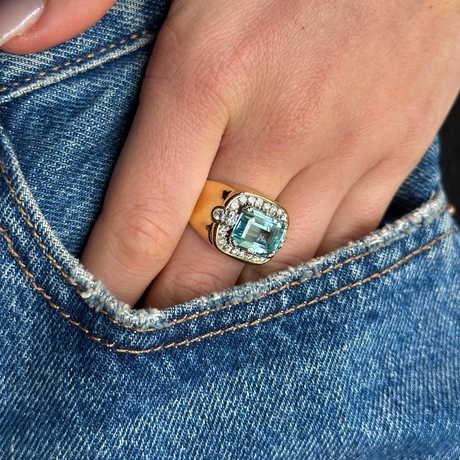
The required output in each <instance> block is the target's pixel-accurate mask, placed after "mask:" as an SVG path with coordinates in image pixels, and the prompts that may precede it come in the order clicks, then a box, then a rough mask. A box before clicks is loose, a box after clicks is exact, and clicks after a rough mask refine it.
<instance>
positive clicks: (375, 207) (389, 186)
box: [315, 158, 415, 257]
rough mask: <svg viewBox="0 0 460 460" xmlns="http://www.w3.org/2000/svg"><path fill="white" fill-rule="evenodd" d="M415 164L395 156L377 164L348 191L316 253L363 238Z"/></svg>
mask: <svg viewBox="0 0 460 460" xmlns="http://www.w3.org/2000/svg"><path fill="white" fill-rule="evenodd" d="M414 166H415V164H412V163H411V162H410V161H409V162H408V161H407V160H406V161H403V162H401V161H400V160H394V159H391V158H389V159H387V160H384V161H382V162H380V163H378V164H377V165H376V166H375V167H374V168H372V169H371V170H370V171H368V172H367V173H366V174H364V176H363V177H361V178H360V179H359V181H358V182H357V183H356V184H354V186H353V187H352V189H351V190H350V191H349V192H348V193H347V194H346V196H345V197H344V198H343V200H342V202H341V203H340V205H339V207H338V209H337V210H336V212H335V214H334V216H333V217H332V219H331V221H330V223H329V225H328V227H327V230H326V232H325V233H324V236H323V238H322V241H321V244H320V245H319V246H318V249H317V251H316V254H315V256H316V257H318V256H321V255H324V254H327V253H329V252H332V251H334V250H335V249H338V248H339V247H341V246H343V245H345V244H347V243H348V242H349V241H356V240H359V239H360V238H363V237H364V236H365V235H367V234H368V233H369V232H371V231H373V230H375V229H376V228H377V226H378V224H379V222H380V221H381V220H382V218H383V216H384V214H385V211H386V209H387V207H388V205H389V204H390V202H391V200H392V198H393V196H394V194H395V193H396V191H397V189H398V188H399V186H400V185H401V183H402V182H403V181H404V179H405V178H406V177H407V175H408V174H409V173H410V171H411V170H412V169H413V167H414Z"/></svg>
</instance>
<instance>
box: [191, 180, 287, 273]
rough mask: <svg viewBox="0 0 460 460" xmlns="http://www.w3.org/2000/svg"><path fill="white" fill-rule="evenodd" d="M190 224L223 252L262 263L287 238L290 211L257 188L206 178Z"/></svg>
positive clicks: (237, 257) (243, 260)
mask: <svg viewBox="0 0 460 460" xmlns="http://www.w3.org/2000/svg"><path fill="white" fill-rule="evenodd" d="M190 224H191V225H192V227H193V228H194V229H195V231H196V232H197V233H198V234H199V235H200V236H202V237H203V238H204V239H205V240H207V241H208V242H209V243H211V244H212V245H213V246H214V247H215V248H216V249H217V250H219V251H220V252H222V253H223V254H225V255H227V256H230V257H233V258H234V259H237V260H240V261H242V262H246V263H249V264H254V265H261V264H264V263H266V262H268V261H269V260H270V259H271V258H272V257H273V256H274V255H275V254H276V253H277V252H278V250H279V249H280V248H281V247H282V246H283V244H284V242H285V241H286V232H287V229H288V227H289V215H288V213H287V211H286V209H284V208H283V206H281V205H280V204H279V203H277V202H276V201H273V200H269V199H268V198H265V197H264V196H262V195H259V194H258V193H257V192H254V191H252V190H249V189H243V188H242V187H240V186H237V185H232V184H224V183H222V182H216V181H212V180H207V181H206V184H205V186H204V188H203V191H202V192H201V195H200V197H199V198H198V201H197V203H196V205H195V209H194V210H193V213H192V216H191V217H190Z"/></svg>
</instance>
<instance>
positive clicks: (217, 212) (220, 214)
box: [212, 206, 225, 222]
mask: <svg viewBox="0 0 460 460" xmlns="http://www.w3.org/2000/svg"><path fill="white" fill-rule="evenodd" d="M224 215H225V210H224V208H222V207H220V206H217V207H215V208H214V209H213V210H212V218H213V219H214V220H215V221H216V222H220V221H221V220H222V219H223V218H224Z"/></svg>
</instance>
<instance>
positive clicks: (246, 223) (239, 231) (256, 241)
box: [232, 209, 285, 256]
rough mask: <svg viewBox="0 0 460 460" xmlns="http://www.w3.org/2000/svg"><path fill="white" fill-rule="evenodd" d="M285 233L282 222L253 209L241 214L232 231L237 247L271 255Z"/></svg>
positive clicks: (263, 254)
mask: <svg viewBox="0 0 460 460" xmlns="http://www.w3.org/2000/svg"><path fill="white" fill-rule="evenodd" d="M284 233H285V226H284V222H283V221H281V220H279V219H276V218H275V217H270V216H267V215H266V214H264V213H263V212H261V211H259V210H257V209H254V210H253V211H246V212H243V213H242V214H241V215H240V217H239V219H238V221H237V223H236V225H235V227H234V228H233V231H232V238H233V240H234V241H235V243H236V245H237V247H239V248H241V249H244V250H248V249H252V251H253V252H254V253H255V254H260V255H262V256H269V255H272V254H273V253H274V252H276V250H277V249H278V247H279V245H280V243H281V241H282V239H283V236H284Z"/></svg>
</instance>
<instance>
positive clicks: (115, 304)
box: [70, 267, 169, 329]
mask: <svg viewBox="0 0 460 460" xmlns="http://www.w3.org/2000/svg"><path fill="white" fill-rule="evenodd" d="M70 279H71V280H72V281H73V282H75V283H77V285H78V287H79V289H80V295H81V297H82V298H83V299H84V300H85V302H86V304H87V305H88V306H89V307H91V308H93V309H94V310H95V311H100V310H105V311H106V312H107V313H108V314H109V315H110V316H111V317H112V318H113V319H115V320H116V321H119V322H121V323H123V324H125V325H129V326H135V327H138V328H140V329H163V328H165V327H168V326H169V323H168V322H167V321H166V315H165V313H164V312H163V311H161V310H158V309H156V308H149V309H142V310H133V309H132V308H131V307H130V306H129V305H128V304H126V303H124V302H122V301H121V300H118V299H117V298H116V297H114V296H113V295H112V294H111V293H110V292H109V290H108V289H107V288H106V287H105V286H104V284H103V283H102V282H101V281H98V280H95V279H94V277H93V276H92V275H91V274H90V273H89V272H87V271H86V270H84V269H83V268H80V267H75V268H73V269H72V270H71V272H70Z"/></svg>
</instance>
